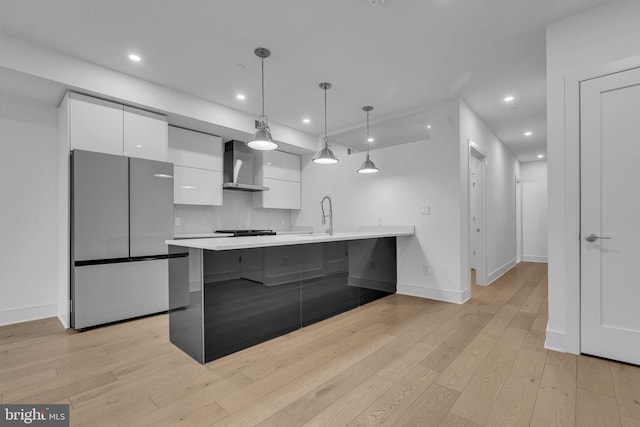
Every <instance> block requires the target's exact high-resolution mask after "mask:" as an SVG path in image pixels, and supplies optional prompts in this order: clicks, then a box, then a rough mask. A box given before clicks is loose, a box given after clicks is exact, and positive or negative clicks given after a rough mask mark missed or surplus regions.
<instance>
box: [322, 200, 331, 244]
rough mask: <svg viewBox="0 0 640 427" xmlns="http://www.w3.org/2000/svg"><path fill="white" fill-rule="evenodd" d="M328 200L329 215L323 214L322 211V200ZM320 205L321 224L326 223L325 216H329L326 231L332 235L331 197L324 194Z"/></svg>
mask: <svg viewBox="0 0 640 427" xmlns="http://www.w3.org/2000/svg"><path fill="white" fill-rule="evenodd" d="M325 200H329V215H325V213H324V201H325ZM320 207H321V208H322V224H323V225H324V224H326V223H327V217H329V228H327V230H326V233H327V234H328V235H330V236H331V235H333V204H332V203H331V197H329V196H324V197H323V198H322V200H321V201H320Z"/></svg>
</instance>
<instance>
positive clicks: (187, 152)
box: [169, 126, 223, 171]
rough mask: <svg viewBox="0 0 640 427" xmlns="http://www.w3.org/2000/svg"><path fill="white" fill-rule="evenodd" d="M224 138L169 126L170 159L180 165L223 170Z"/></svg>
mask: <svg viewBox="0 0 640 427" xmlns="http://www.w3.org/2000/svg"><path fill="white" fill-rule="evenodd" d="M222 160H223V147H222V138H220V137H219V136H214V135H209V134H206V133H202V132H195V131H192V130H187V129H182V128H178V127H175V126H169V161H170V162H173V163H174V164H176V165H178V166H187V167H192V168H200V169H208V170H217V171H222Z"/></svg>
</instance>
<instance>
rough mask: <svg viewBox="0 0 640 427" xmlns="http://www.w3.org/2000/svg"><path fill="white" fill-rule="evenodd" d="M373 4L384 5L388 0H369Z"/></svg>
mask: <svg viewBox="0 0 640 427" xmlns="http://www.w3.org/2000/svg"><path fill="white" fill-rule="evenodd" d="M368 1H369V3H371V5H372V6H382V5H383V4H384V2H385V1H386V0H368Z"/></svg>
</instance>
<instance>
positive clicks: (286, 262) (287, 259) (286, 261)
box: [282, 256, 289, 265]
mask: <svg viewBox="0 0 640 427" xmlns="http://www.w3.org/2000/svg"><path fill="white" fill-rule="evenodd" d="M282 265H289V257H287V256H283V257H282Z"/></svg>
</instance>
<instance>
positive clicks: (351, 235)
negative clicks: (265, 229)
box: [165, 225, 414, 251]
mask: <svg viewBox="0 0 640 427" xmlns="http://www.w3.org/2000/svg"><path fill="white" fill-rule="evenodd" d="M363 228H364V229H362V230H361V231H353V232H343V233H333V235H331V236H330V235H328V234H325V233H322V234H320V233H318V234H279V235H275V236H247V237H220V238H210V239H206V238H204V239H181V240H166V241H165V243H166V244H167V245H174V246H182V247H187V248H196V249H207V250H210V251H228V250H232V249H250V248H264V247H269V246H287V245H303V244H306V243H322V242H335V241H341V240H360V239H376V238H379V237H400V236H413V234H414V227H413V226H412V225H411V226H397V227H393V226H391V227H390V226H386V227H380V228H376V227H363Z"/></svg>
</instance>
